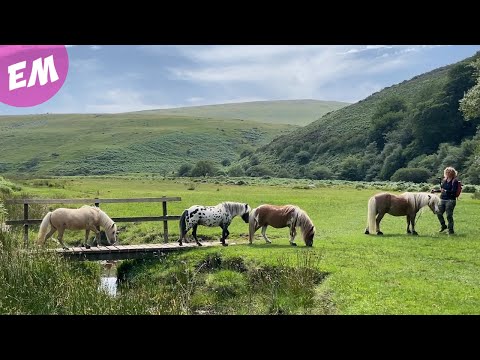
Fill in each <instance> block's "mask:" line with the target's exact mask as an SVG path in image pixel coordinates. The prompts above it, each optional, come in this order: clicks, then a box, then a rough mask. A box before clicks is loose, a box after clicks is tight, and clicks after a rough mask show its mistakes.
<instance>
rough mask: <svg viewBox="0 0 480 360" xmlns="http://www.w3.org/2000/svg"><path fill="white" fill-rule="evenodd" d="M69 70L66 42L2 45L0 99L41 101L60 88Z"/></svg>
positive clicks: (30, 103)
mask: <svg viewBox="0 0 480 360" xmlns="http://www.w3.org/2000/svg"><path fill="white" fill-rule="evenodd" d="M67 73H68V53H67V48H66V47H65V46H64V45H0V102H3V103H5V104H7V105H11V106H17V107H27V106H36V105H40V104H42V103H44V102H45V101H47V100H49V99H50V98H52V97H53V96H54V95H55V94H56V93H57V92H58V90H60V88H61V87H62V85H63V83H64V82H65V80H66V78H67Z"/></svg>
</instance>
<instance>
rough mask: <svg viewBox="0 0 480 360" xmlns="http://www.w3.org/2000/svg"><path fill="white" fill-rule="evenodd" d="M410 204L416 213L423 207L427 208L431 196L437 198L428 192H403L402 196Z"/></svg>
mask: <svg viewBox="0 0 480 360" xmlns="http://www.w3.org/2000/svg"><path fill="white" fill-rule="evenodd" d="M402 196H403V197H405V198H406V199H407V201H408V203H409V204H410V206H412V207H413V208H414V209H415V212H418V211H419V210H420V209H422V208H423V207H425V206H427V205H428V204H429V202H430V199H432V196H435V197H438V196H437V195H436V194H431V193H428V192H408V191H407V192H404V193H403V194H402Z"/></svg>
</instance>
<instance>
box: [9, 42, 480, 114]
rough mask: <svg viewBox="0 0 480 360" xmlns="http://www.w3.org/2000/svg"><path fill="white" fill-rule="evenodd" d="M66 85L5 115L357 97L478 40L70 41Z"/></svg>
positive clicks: (464, 53)
mask: <svg viewBox="0 0 480 360" xmlns="http://www.w3.org/2000/svg"><path fill="white" fill-rule="evenodd" d="M67 49H68V55H69V60H70V67H69V72H68V75H67V80H66V81H65V84H64V85H63V87H62V88H61V89H60V91H59V92H58V93H57V94H56V95H55V96H54V97H53V98H51V99H50V100H48V101H47V102H45V103H43V104H41V105H38V106H35V107H30V108H16V107H12V106H8V105H5V104H1V103H0V115H16V114H38V113H46V112H49V113H117V112H126V111H137V110H148V109H160V108H170V107H179V106H196V105H209V104H219V103H231V102H245V101H259V100H293V99H317V100H332V101H346V102H356V101H359V100H361V99H363V98H365V97H367V96H368V95H370V94H372V93H373V92H376V91H379V90H381V89H383V88H384V87H386V86H391V85H393V84H397V83H399V82H402V81H403V80H408V79H411V78H412V77H414V76H416V75H419V74H422V73H424V72H426V71H430V70H433V69H435V68H437V67H440V66H444V65H448V64H452V63H454V62H457V61H459V60H462V59H464V58H466V57H469V56H472V55H473V54H475V52H477V51H480V45H449V46H447V45H440V46H430V45H282V46H277V45H218V46H217V45H208V46H204V45H179V46H175V45H68V48H67Z"/></svg>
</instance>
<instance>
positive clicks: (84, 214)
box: [38, 205, 117, 249]
mask: <svg viewBox="0 0 480 360" xmlns="http://www.w3.org/2000/svg"><path fill="white" fill-rule="evenodd" d="M48 225H51V228H50V231H49V232H48V234H47V229H48ZM100 226H102V227H103V228H104V229H105V234H106V235H107V239H108V241H109V243H110V245H113V244H115V243H116V242H117V225H116V224H115V223H114V222H113V220H112V219H110V218H109V217H108V215H107V214H105V212H103V211H102V210H100V209H99V208H98V207H96V206H89V205H84V206H82V207H81V208H79V209H65V208H58V209H56V210H54V211H51V212H48V213H47V215H45V217H44V218H43V220H42V223H41V224H40V230H39V232H38V244H39V245H45V241H46V240H47V239H48V238H49V237H50V236H52V235H53V234H54V233H55V231H57V230H58V241H59V242H60V244H61V245H62V247H63V248H64V249H67V247H66V246H65V244H64V243H63V233H64V232H65V229H69V230H85V246H86V247H89V245H88V242H87V241H88V235H89V233H90V230H92V231H94V232H95V234H96V238H98V239H100Z"/></svg>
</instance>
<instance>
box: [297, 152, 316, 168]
mask: <svg viewBox="0 0 480 360" xmlns="http://www.w3.org/2000/svg"><path fill="white" fill-rule="evenodd" d="M311 157H312V156H311V155H310V153H309V152H308V151H305V150H302V151H300V152H298V154H297V155H295V160H296V161H297V163H299V164H300V165H305V164H308V163H309V162H310V158H311Z"/></svg>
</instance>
